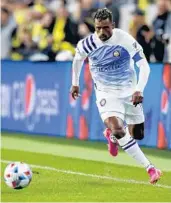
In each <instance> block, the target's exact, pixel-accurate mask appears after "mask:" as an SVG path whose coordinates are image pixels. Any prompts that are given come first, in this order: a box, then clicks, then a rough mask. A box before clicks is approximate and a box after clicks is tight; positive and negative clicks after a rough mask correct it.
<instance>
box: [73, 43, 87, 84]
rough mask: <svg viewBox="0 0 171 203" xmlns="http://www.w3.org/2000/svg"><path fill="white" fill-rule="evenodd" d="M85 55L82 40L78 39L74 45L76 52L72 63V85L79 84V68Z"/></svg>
mask: <svg viewBox="0 0 171 203" xmlns="http://www.w3.org/2000/svg"><path fill="white" fill-rule="evenodd" d="M86 57H87V54H86V53H85V52H84V49H83V46H82V41H79V42H78V44H77V47H76V53H75V56H74V59H73V63H72V85H74V86H79V78H80V73H81V68H82V66H83V63H84V60H85V59H86Z"/></svg>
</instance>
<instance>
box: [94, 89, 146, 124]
mask: <svg viewBox="0 0 171 203" xmlns="http://www.w3.org/2000/svg"><path fill="white" fill-rule="evenodd" d="M131 99H132V96H129V97H125V98H116V97H115V95H114V93H112V92H103V91H98V90H96V103H97V107H98V110H99V113H100V116H101V118H102V120H103V121H105V120H106V119H107V118H109V117H112V116H115V117H118V118H120V119H122V120H123V121H125V122H126V123H127V124H140V123H143V122H144V113H143V108H142V105H141V104H138V105H137V106H136V107H135V106H134V105H133V103H132V102H131Z"/></svg>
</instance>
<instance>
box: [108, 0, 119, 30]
mask: <svg viewBox="0 0 171 203" xmlns="http://www.w3.org/2000/svg"><path fill="white" fill-rule="evenodd" d="M106 7H107V8H108V9H110V10H111V11H112V14H113V21H114V22H115V27H117V28H118V27H119V21H120V12H119V8H118V6H117V5H116V4H115V2H114V1H113V0H106Z"/></svg>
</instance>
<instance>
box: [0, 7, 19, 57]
mask: <svg viewBox="0 0 171 203" xmlns="http://www.w3.org/2000/svg"><path fill="white" fill-rule="evenodd" d="M15 26H16V24H15V21H14V18H13V16H12V15H11V13H10V12H9V11H8V10H7V9H6V8H4V7H2V8H1V59H4V58H9V57H10V50H11V34H12V31H13V30H14V28H15Z"/></svg>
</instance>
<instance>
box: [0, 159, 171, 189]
mask: <svg viewBox="0 0 171 203" xmlns="http://www.w3.org/2000/svg"><path fill="white" fill-rule="evenodd" d="M1 162H2V163H10V162H13V161H8V160H1ZM29 165H30V166H31V167H32V168H39V169H45V170H49V171H56V172H58V173H65V174H72V175H79V176H85V177H92V178H98V179H105V180H113V181H116V182H122V183H133V184H141V185H148V186H151V187H160V188H167V189H171V185H162V184H156V185H150V184H149V183H148V182H145V181H138V180H133V179H122V178H115V177H112V176H103V175H96V174H89V173H83V172H76V171H70V170H63V169H57V168H53V167H49V166H40V165H33V164H29Z"/></svg>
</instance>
